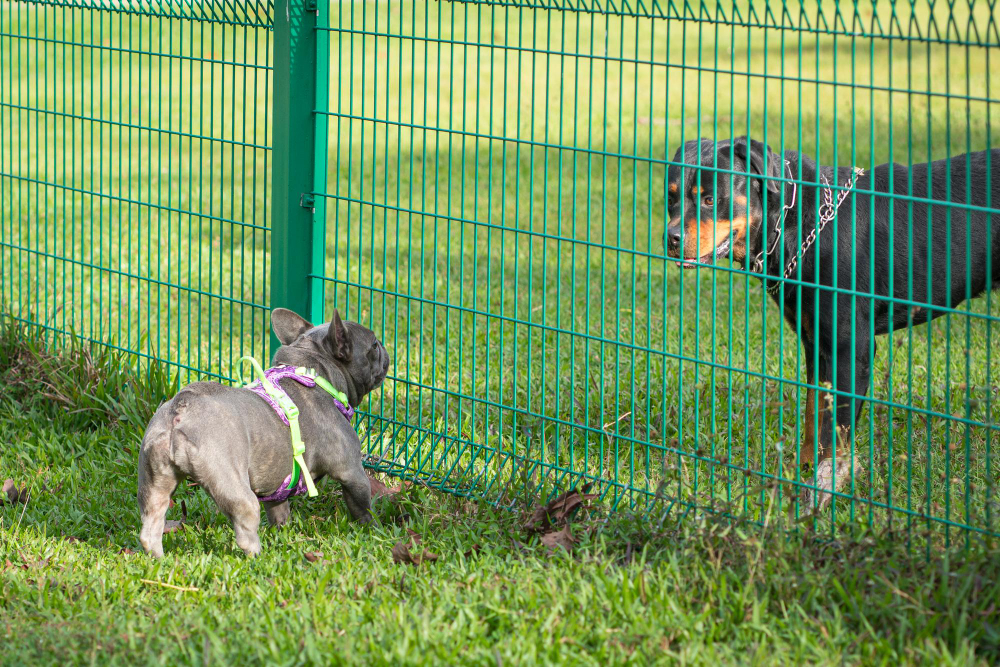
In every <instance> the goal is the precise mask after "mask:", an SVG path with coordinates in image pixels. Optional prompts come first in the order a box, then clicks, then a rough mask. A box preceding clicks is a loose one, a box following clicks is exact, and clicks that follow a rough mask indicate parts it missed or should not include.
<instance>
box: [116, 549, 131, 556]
mask: <svg viewBox="0 0 1000 667" xmlns="http://www.w3.org/2000/svg"><path fill="white" fill-rule="evenodd" d="M118 553H119V554H120V555H122V556H131V555H133V554H134V553H135V552H134V551H132V550H131V549H129V548H128V547H122V548H121V549H119V550H118Z"/></svg>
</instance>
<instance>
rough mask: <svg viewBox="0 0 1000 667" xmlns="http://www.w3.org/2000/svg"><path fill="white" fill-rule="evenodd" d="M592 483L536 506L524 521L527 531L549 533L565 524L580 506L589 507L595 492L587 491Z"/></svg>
mask: <svg viewBox="0 0 1000 667" xmlns="http://www.w3.org/2000/svg"><path fill="white" fill-rule="evenodd" d="M591 486H592V484H589V483H588V484H584V485H583V488H582V489H581V491H582V493H581V491H577V490H576V488H575V487H574V488H572V489H570V490H569V491H567V492H565V493H562V494H560V495H558V496H556V497H555V498H553V499H552V500H550V501H549V502H548V503H546V504H545V505H544V506H542V507H536V508H535V510H534V511H533V512H532V513H531V516H530V517H529V518H528V521H527V522H526V523H525V528H526V529H527V530H528V531H529V532H535V533H551V532H553V531H554V529H556V528H558V527H560V526H564V525H566V524H567V523H568V522H569V520H570V519H571V518H572V516H573V515H574V514H575V513H576V512H578V511H579V510H580V509H581V508H586V507H589V503H590V501H591V500H593V499H594V498H596V497H597V495H598V494H596V493H587V491H589V490H590V487H591Z"/></svg>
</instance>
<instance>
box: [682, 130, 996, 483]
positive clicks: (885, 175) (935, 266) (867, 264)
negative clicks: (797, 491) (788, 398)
mask: <svg viewBox="0 0 1000 667" xmlns="http://www.w3.org/2000/svg"><path fill="white" fill-rule="evenodd" d="M681 164H683V165H685V166H684V167H683V168H682V167H681V166H680V165H681ZM687 165H690V166H687ZM706 167H707V168H706ZM997 171H1000V149H994V150H990V151H983V152H979V153H970V154H968V155H960V156H957V157H953V158H950V159H946V160H938V161H936V162H930V163H925V164H916V165H913V166H912V167H906V166H903V165H898V164H893V163H888V164H882V165H879V166H877V167H875V169H874V170H873V171H872V172H870V173H865V172H863V171H862V170H855V169H852V168H850V167H847V168H840V169H837V170H836V171H835V170H834V169H833V168H831V167H824V166H820V165H818V164H817V163H816V162H815V161H814V160H813V159H811V158H809V157H808V156H806V155H803V154H802V153H798V152H795V151H786V152H785V153H784V154H783V155H778V154H776V153H775V152H773V151H771V150H770V148H769V147H767V146H765V145H764V144H762V143H761V142H759V141H753V140H747V138H746V137H741V138H737V139H733V140H731V141H729V140H727V141H718V142H713V141H708V140H704V139H702V140H696V141H690V142H688V143H686V144H684V145H683V146H682V147H681V148H679V149H678V150H677V153H676V154H675V155H674V159H673V164H671V165H670V168H669V171H668V179H669V183H668V212H669V216H670V221H669V223H668V226H667V230H666V233H665V235H664V245H665V246H666V250H667V256H668V257H671V258H676V259H677V260H678V262H677V263H678V264H679V265H681V266H682V267H686V268H690V267H692V266H696V265H697V264H702V265H704V264H713V263H718V262H722V261H725V262H726V264H728V263H729V262H728V259H727V258H729V257H731V258H732V260H733V261H734V262H736V263H737V264H739V265H741V266H744V267H748V268H749V269H750V270H751V271H752V272H754V273H756V274H764V275H766V278H764V279H763V281H764V285H765V286H766V289H767V291H768V293H769V294H770V296H771V298H772V300H773V301H774V302H775V303H776V304H777V305H778V306H779V307H780V308H781V309H782V312H783V313H784V316H785V319H786V320H787V321H788V323H789V324H790V325H791V326H792V328H793V329H794V330H795V331H796V333H797V334H798V336H799V338H800V339H801V341H802V345H803V348H804V352H805V354H804V356H805V360H806V369H807V373H808V384H809V385H811V386H813V387H817V386H819V387H823V386H832V388H833V390H834V391H833V394H834V396H835V399H834V400H830V398H829V396H828V395H825V394H824V395H821V396H819V397H816V396H814V393H815V392H814V390H808V391H807V400H806V406H807V407H806V414H805V419H804V431H805V441H804V443H803V446H802V449H801V459H802V460H801V461H800V464H811V463H814V462H816V461H819V462H818V463H817V465H816V477H817V486H818V488H820V489H828V490H829V489H839V488H841V485H842V484H843V483H844V482H845V481H847V480H848V479H849V477H848V473H849V472H850V463H849V460H850V459H851V458H852V457H851V456H850V454H849V450H848V449H846V448H843V449H842V448H841V447H842V446H844V445H849V443H852V442H853V440H852V439H851V435H852V434H851V433H850V430H849V429H850V427H851V424H852V417H853V418H854V419H855V420H856V419H857V417H858V415H859V414H860V412H861V407H862V404H863V398H864V396H866V395H867V393H868V387H869V381H870V378H871V358H872V355H871V352H872V351H873V350H874V347H875V346H874V341H872V337H873V336H875V335H880V334H885V333H889V332H891V331H893V330H894V329H897V328H900V327H907V326H911V325H914V324H921V323H924V322H927V321H928V320H931V319H934V318H936V317H938V316H940V315H943V314H944V313H946V312H948V310H949V309H953V308H955V306H957V305H958V304H959V303H961V302H962V301H964V300H965V299H967V298H971V297H975V296H977V295H979V294H981V293H982V292H984V291H985V290H988V289H992V288H993V287H994V286H996V285H997V283H998V280H1000V213H998V212H996V211H997V210H998V209H1000V178H998V177H995V176H994V177H992V179H991V178H990V174H993V173H995V172H997ZM817 184H818V185H817ZM830 186H832V187H830ZM872 193H874V194H872ZM852 198H853V199H854V208H853V211H854V220H853V224H852ZM817 200H818V201H817ZM765 202H766V214H765ZM934 202H940V203H934ZM834 220H836V221H835V222H833V221H834ZM911 220H912V223H911ZM835 230H836V231H835ZM949 258H950V265H949ZM685 260H686V261H685ZM692 262H696V263H697V264H694V263H692ZM817 262H818V264H819V266H818V268H817ZM834 286H835V287H834ZM859 294H860V296H857V297H856V301H855V302H854V308H853V309H852V295H859ZM799 313H801V319H799ZM852 313H853V317H852ZM817 359H818V364H817V363H816V360H817ZM817 399H818V400H817ZM834 402H835V404H836V410H835V412H836V420H834V410H833V403H834ZM817 410H818V415H816V414H815V412H816V411H817ZM835 424H836V427H835ZM817 430H818V436H819V437H818V440H819V441H818V443H817V442H816V440H817V438H816V432H817ZM835 432H839V433H840V435H841V439H840V440H839V442H840V443H841V445H840V446H838V447H837V451H836V453H835V452H834V433H835ZM831 457H835V458H836V461H837V463H836V466H834V465H833V463H832V461H831ZM858 468H859V467H858V466H857V464H855V472H857V471H858ZM829 497H830V496H829V494H822V496H821V497H820V502H825V501H826V500H828V499H829ZM806 498H807V500H808V501H809V502H810V503H811V502H812V500H811V496H810V495H809V494H807V496H806Z"/></svg>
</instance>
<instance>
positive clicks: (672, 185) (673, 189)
mask: <svg viewBox="0 0 1000 667" xmlns="http://www.w3.org/2000/svg"><path fill="white" fill-rule="evenodd" d="M667 189H668V190H670V192H672V193H674V194H677V184H676V183H671V184H670V185H669V186H667Z"/></svg>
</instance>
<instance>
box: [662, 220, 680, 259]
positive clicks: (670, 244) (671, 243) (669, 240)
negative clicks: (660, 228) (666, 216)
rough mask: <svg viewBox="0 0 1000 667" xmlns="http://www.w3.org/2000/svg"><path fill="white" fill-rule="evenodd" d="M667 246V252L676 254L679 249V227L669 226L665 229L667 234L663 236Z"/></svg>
mask: <svg viewBox="0 0 1000 667" xmlns="http://www.w3.org/2000/svg"><path fill="white" fill-rule="evenodd" d="M664 236H665V239H664V240H665V241H666V244H667V250H668V251H670V252H677V251H678V250H680V248H681V226H680V225H671V226H670V227H667V233H666V234H665V235H664Z"/></svg>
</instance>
